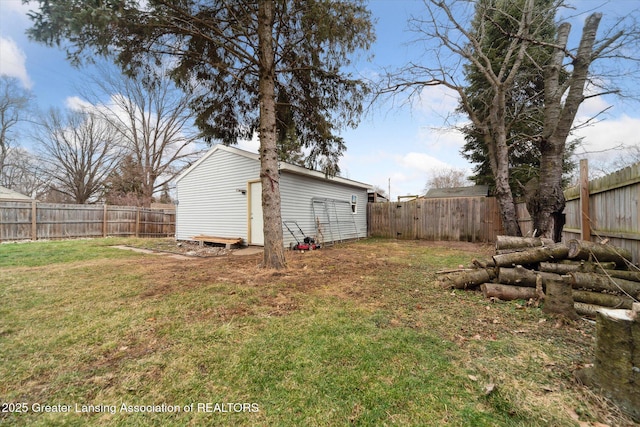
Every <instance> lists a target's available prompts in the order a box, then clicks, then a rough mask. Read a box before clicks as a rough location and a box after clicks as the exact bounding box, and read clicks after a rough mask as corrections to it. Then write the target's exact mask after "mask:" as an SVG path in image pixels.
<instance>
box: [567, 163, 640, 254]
mask: <svg viewBox="0 0 640 427" xmlns="http://www.w3.org/2000/svg"><path fill="white" fill-rule="evenodd" d="M580 166H581V167H580V169H581V174H580V175H581V179H580V183H581V184H580V185H578V186H576V187H572V188H569V189H567V190H566V191H565V192H564V195H565V198H566V200H567V205H566V207H565V210H564V212H565V215H566V223H565V226H564V229H563V232H562V238H563V240H569V239H584V240H593V241H596V242H598V241H600V239H601V238H602V239H605V238H606V239H609V243H611V244H612V245H615V246H619V247H621V248H625V249H628V250H629V251H631V254H632V256H633V260H634V262H636V263H637V262H639V261H640V163H636V164H634V165H632V166H629V167H626V168H624V169H621V170H619V171H617V172H614V173H612V174H609V175H606V176H603V177H601V178H598V179H594V180H592V181H588V180H587V178H586V176H587V172H588V170H587V168H588V167H587V164H586V161H583V162H581V164H580Z"/></svg>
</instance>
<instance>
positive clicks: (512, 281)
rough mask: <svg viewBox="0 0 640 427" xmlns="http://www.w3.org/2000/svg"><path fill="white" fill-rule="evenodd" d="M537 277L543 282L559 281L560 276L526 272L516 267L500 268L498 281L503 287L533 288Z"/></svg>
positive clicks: (526, 270) (522, 268)
mask: <svg viewBox="0 0 640 427" xmlns="http://www.w3.org/2000/svg"><path fill="white" fill-rule="evenodd" d="M538 276H540V277H541V278H542V280H543V282H546V281H547V280H560V275H558V274H554V273H543V272H538V271H534V270H528V269H526V268H524V267H522V266H521V265H518V266H516V267H515V268H500V271H499V272H498V281H499V282H500V283H502V284H505V285H516V286H526V287H530V288H535V287H536V281H537V278H538Z"/></svg>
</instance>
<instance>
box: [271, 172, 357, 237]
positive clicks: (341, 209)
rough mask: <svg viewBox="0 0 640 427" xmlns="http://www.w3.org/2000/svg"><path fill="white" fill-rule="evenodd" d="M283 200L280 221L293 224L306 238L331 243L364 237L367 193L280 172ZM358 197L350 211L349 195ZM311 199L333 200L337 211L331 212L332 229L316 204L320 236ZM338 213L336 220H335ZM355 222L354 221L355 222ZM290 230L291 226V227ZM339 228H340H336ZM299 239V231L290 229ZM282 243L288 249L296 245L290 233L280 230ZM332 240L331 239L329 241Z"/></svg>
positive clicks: (342, 185)
mask: <svg viewBox="0 0 640 427" xmlns="http://www.w3.org/2000/svg"><path fill="white" fill-rule="evenodd" d="M280 194H281V198H282V220H283V221H296V222H297V224H298V225H299V226H300V228H301V229H302V231H303V232H304V234H305V235H307V236H315V237H318V238H320V237H323V238H324V241H325V242H328V241H330V240H345V239H354V238H363V237H367V190H366V189H364V188H358V187H352V186H349V185H344V184H340V183H336V182H331V181H323V180H317V179H312V178H309V177H306V176H303V175H297V174H291V173H283V174H282V176H281V179H280ZM352 195H355V196H357V198H358V199H357V209H356V213H355V214H353V213H352V211H351V204H350V203H351V196H352ZM313 199H330V200H336V201H337V202H336V203H335V206H336V208H337V209H336V212H334V211H333V210H331V212H330V213H331V217H332V221H331V229H329V224H327V222H328V221H327V220H326V217H325V216H324V215H323V214H322V212H320V209H319V206H318V205H316V214H317V215H318V216H319V217H320V222H321V223H323V236H316V219H315V218H314V209H313V205H312V200H313ZM336 214H337V218H336ZM354 220H355V221H354ZM290 227H291V226H290ZM338 227H339V228H338ZM292 230H294V232H296V236H297V237H298V239H299V238H300V233H299V231H298V230H297V229H296V228H295V226H293V228H292ZM283 233H284V234H283V235H284V243H285V246H286V247H289V245H290V243H295V239H294V237H293V236H292V235H291V233H290V232H289V231H288V230H287V229H286V228H285V227H283ZM331 237H333V239H331Z"/></svg>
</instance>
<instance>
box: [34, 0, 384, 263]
mask: <svg viewBox="0 0 640 427" xmlns="http://www.w3.org/2000/svg"><path fill="white" fill-rule="evenodd" d="M31 2H33V3H38V4H39V5H40V10H39V11H37V12H34V13H32V14H31V18H32V20H33V22H34V26H33V28H32V29H31V30H30V35H31V37H33V38H34V39H36V40H39V41H42V42H45V43H48V44H49V45H56V44H57V45H60V44H61V43H62V42H63V41H68V42H69V44H68V45H67V46H68V47H67V53H68V56H69V57H70V58H71V59H72V60H74V61H75V62H78V61H80V60H82V59H83V58H87V57H90V56H91V55H93V54H95V53H97V54H100V55H113V56H114V57H115V59H116V61H117V62H118V64H119V65H120V66H121V67H122V68H123V69H124V70H126V71H129V72H131V73H136V72H143V73H147V72H149V71H151V70H152V69H153V67H154V66H155V64H157V63H159V62H162V61H163V60H165V58H167V56H168V57H170V58H171V59H170V60H169V61H165V62H169V63H171V64H172V66H173V68H172V76H173V78H174V79H175V80H176V81H177V82H179V83H180V84H181V85H182V86H183V88H185V89H186V90H189V88H190V87H191V84H192V83H193V82H194V81H196V82H198V83H200V84H201V85H203V87H206V89H207V90H206V91H203V92H201V93H199V96H197V98H196V100H195V102H194V103H193V104H192V107H193V108H194V110H195V111H196V112H197V121H196V122H197V124H198V126H199V127H200V128H201V129H202V130H203V131H204V132H205V134H206V135H207V136H209V137H210V138H212V139H218V140H221V141H223V142H224V143H227V144H232V143H235V142H236V141H237V140H238V139H239V138H247V139H248V138H250V137H251V136H252V134H253V132H254V131H256V130H257V132H258V134H259V137H260V149H259V155H260V162H261V170H260V178H261V182H262V205H263V215H264V242H265V243H264V245H265V246H264V256H263V264H264V265H265V266H267V267H272V268H282V267H284V266H285V258H284V245H283V236H282V221H281V215H280V186H279V182H280V179H279V174H278V152H277V143H276V141H277V139H278V135H277V120H276V116H277V102H276V100H277V99H278V94H280V93H286V97H285V98H286V99H288V102H289V107H290V108H291V111H292V113H293V115H294V117H295V120H294V123H295V125H296V134H297V138H298V140H299V141H300V144H301V146H303V147H305V148H306V149H307V150H308V152H309V157H310V159H311V161H314V162H322V161H324V162H326V163H327V164H328V165H329V166H331V165H333V167H334V169H335V163H336V160H337V158H338V156H339V155H340V153H341V152H342V150H343V149H344V145H343V142H342V140H341V139H339V138H338V137H337V136H336V135H335V133H336V131H338V130H339V129H340V128H341V127H342V126H344V125H354V124H355V123H356V120H357V118H358V115H359V113H360V111H361V102H362V99H363V96H364V94H365V87H364V85H363V84H362V83H361V82H360V81H358V80H355V79H353V78H352V77H351V76H349V75H346V74H344V73H343V72H342V71H341V68H342V67H343V66H344V65H347V64H348V63H349V56H350V55H351V54H352V53H353V52H354V51H356V50H359V49H366V48H368V47H369V45H370V43H371V42H372V40H373V32H372V23H371V19H370V13H369V11H368V10H367V9H366V7H365V6H364V3H363V2H362V1H360V0H357V1H338V0H336V1H326V0H297V1H294V0H275V1H274V0H258V1H249V0H244V1H241V0H236V1H225V2H219V1H210V2H207V1H193V0H148V1H146V2H145V4H144V6H140V5H139V4H138V2H136V1H133V0H109V1H107V0H92V1H88V0H87V1H77V0H59V1H56V2H55V3H54V2H51V1H50V0H31ZM325 169H326V168H325Z"/></svg>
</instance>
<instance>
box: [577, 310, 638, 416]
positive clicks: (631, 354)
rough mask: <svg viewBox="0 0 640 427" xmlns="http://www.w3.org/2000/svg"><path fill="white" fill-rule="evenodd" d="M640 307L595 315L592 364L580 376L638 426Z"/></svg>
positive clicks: (601, 312)
mask: <svg viewBox="0 0 640 427" xmlns="http://www.w3.org/2000/svg"><path fill="white" fill-rule="evenodd" d="M638 348H640V304H634V305H633V308H632V310H611V309H601V310H598V312H597V313H596V349H595V363H594V366H593V368H589V369H587V370H584V371H583V372H581V373H580V376H581V377H582V378H581V379H582V380H583V381H585V382H586V383H587V385H595V386H597V387H599V388H600V389H602V391H603V392H604V394H605V396H607V397H609V398H610V399H612V400H613V401H614V402H615V403H616V404H618V405H619V406H620V407H621V408H622V410H623V412H625V413H627V414H628V415H630V416H631V418H633V419H634V420H635V421H637V422H640V387H638V384H640V369H638V367H639V366H640V351H638Z"/></svg>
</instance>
